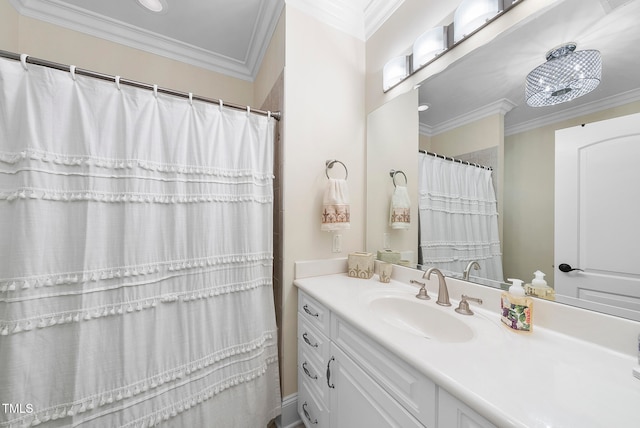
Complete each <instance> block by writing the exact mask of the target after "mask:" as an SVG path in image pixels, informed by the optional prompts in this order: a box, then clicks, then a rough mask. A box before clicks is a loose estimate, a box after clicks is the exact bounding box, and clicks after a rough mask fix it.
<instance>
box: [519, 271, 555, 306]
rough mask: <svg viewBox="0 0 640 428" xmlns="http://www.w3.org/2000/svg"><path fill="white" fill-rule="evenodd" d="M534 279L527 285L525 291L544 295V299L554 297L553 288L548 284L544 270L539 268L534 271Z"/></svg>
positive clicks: (534, 294)
mask: <svg viewBox="0 0 640 428" xmlns="http://www.w3.org/2000/svg"><path fill="white" fill-rule="evenodd" d="M533 276H534V278H533V280H532V281H531V284H526V285H525V287H524V288H525V291H526V293H527V294H528V295H530V296H536V297H542V298H543V299H550V300H553V299H554V292H553V288H551V287H549V286H548V285H547V281H545V279H544V276H545V275H544V272H541V271H539V270H537V271H535V272H534V273H533Z"/></svg>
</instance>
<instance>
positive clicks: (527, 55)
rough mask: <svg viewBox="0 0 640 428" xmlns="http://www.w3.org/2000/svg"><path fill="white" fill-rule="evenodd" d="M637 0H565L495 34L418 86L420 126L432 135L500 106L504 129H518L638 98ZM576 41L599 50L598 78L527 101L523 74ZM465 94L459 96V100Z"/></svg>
mask: <svg viewBox="0 0 640 428" xmlns="http://www.w3.org/2000/svg"><path fill="white" fill-rule="evenodd" d="M638 17H640V0H631V1H630V0H563V1H557V2H556V3H554V5H553V6H552V7H550V8H548V9H546V10H544V11H542V12H541V13H539V14H538V15H536V16H533V17H529V18H528V19H527V20H526V22H525V23H524V24H523V25H520V26H518V28H515V29H512V30H509V31H507V32H505V33H503V34H501V35H499V36H497V37H496V38H495V39H494V40H493V41H492V42H491V43H489V44H488V45H485V46H483V47H481V48H479V49H477V50H475V51H473V52H472V53H470V54H468V55H466V56H464V57H463V58H462V59H460V60H458V61H457V62H455V63H454V64H452V65H451V66H449V67H448V68H447V69H446V70H445V71H444V72H442V73H439V74H437V75H435V76H433V77H432V78H429V79H427V81H425V82H424V83H423V85H422V86H421V87H420V95H419V97H420V101H421V102H426V103H429V104H430V105H431V107H430V108H429V110H427V111H426V112H423V113H420V123H421V130H422V132H423V133H425V134H428V135H435V134H438V133H440V132H444V131H446V130H448V129H453V128H454V127H457V126H460V125H461V124H464V123H468V122H471V121H473V120H477V119H478V118H480V117H482V116H483V115H484V116H486V115H487V114H490V113H492V110H493V112H497V111H502V112H507V113H506V116H505V133H506V134H507V135H509V134H512V133H515V132H522V131H524V130H527V129H532V128H535V127H538V126H542V125H544V124H547V123H552V122H557V121H559V120H562V119H568V118H570V117H577V116H581V115H583V114H588V113H590V112H592V111H598V110H602V109H603V108H607V107H614V106H615V105H621V104H623V103H627V102H631V101H636V100H640V72H639V71H638V64H639V63H638V61H639V58H640V26H638ZM570 41H573V42H576V43H577V45H578V48H577V50H582V49H597V50H599V51H600V52H601V54H602V63H603V66H602V67H603V71H602V81H601V83H600V85H599V86H598V87H597V88H596V89H595V90H594V91H593V92H591V93H589V94H587V95H585V96H583V97H580V98H577V99H574V100H573V101H571V102H568V103H564V104H559V105H556V106H551V107H537V108H533V107H529V106H527V104H526V102H525V99H524V82H525V77H526V75H527V74H528V73H529V72H530V71H531V70H533V69H534V68H535V67H537V66H538V65H540V64H542V63H543V62H545V54H546V53H547V51H549V50H550V49H552V48H554V47H556V46H558V45H561V44H563V43H566V42H570ZM460 100H464V102H460Z"/></svg>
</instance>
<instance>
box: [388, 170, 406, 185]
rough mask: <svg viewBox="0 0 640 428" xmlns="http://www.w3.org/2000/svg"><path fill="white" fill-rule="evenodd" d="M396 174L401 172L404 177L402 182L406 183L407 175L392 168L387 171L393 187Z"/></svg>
mask: <svg viewBox="0 0 640 428" xmlns="http://www.w3.org/2000/svg"><path fill="white" fill-rule="evenodd" d="M398 174H402V176H403V177H404V184H405V185H407V184H408V183H409V181H408V180H407V175H406V174H405V173H404V171H400V170H398V171H396V170H395V169H392V170H391V171H389V176H390V177H391V178H392V179H393V187H397V185H396V175H398Z"/></svg>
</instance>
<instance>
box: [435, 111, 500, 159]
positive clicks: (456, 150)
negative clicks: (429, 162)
mask: <svg viewBox="0 0 640 428" xmlns="http://www.w3.org/2000/svg"><path fill="white" fill-rule="evenodd" d="M503 130H504V116H503V115H501V114H493V115H491V116H487V117H485V118H482V119H478V120H476V121H474V122H471V123H467V124H465V125H462V126H459V127H457V128H454V129H452V130H450V131H446V132H443V133H441V134H438V135H433V136H431V144H430V147H431V149H430V151H432V152H436V153H438V154H439V155H446V156H453V157H456V156H458V155H461V154H463V153H469V152H475V151H478V150H482V149H486V148H489V147H495V146H499V145H501V144H502V136H503V134H504V131H503Z"/></svg>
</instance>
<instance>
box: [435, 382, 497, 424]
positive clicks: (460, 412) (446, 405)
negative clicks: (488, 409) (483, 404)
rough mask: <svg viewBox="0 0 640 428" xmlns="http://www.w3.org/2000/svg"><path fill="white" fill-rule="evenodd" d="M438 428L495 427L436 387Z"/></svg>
mask: <svg viewBox="0 0 640 428" xmlns="http://www.w3.org/2000/svg"><path fill="white" fill-rule="evenodd" d="M438 428H497V427H496V426H495V425H493V424H492V423H491V422H489V421H488V420H486V419H485V418H483V417H482V416H480V415H479V414H478V413H477V412H476V411H474V410H473V409H471V408H470V407H469V406H467V405H466V404H464V403H463V402H462V401H460V400H458V399H457V398H455V397H454V396H452V395H451V394H449V393H448V392H447V391H445V390H444V389H442V388H439V389H438Z"/></svg>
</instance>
